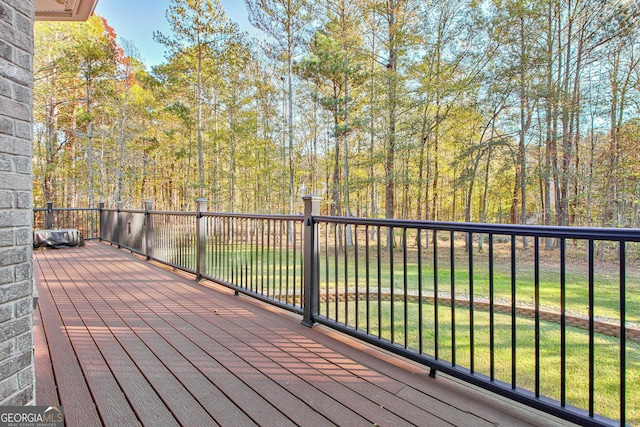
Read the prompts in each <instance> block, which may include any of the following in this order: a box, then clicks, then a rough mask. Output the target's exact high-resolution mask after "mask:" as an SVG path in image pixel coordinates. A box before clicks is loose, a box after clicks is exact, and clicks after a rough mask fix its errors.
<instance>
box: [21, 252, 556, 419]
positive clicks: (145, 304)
mask: <svg viewBox="0 0 640 427" xmlns="http://www.w3.org/2000/svg"><path fill="white" fill-rule="evenodd" d="M34 270H35V272H34V274H35V275H36V278H37V281H38V289H39V294H40V299H39V304H38V308H37V309H36V312H35V315H34V323H35V356H36V381H37V382H36V384H37V404H38V405H54V404H62V405H63V406H64V412H65V419H66V422H67V425H69V426H98V425H101V424H102V425H109V426H134V425H149V426H171V425H192V426H210V425H231V426H248V425H265V426H267V425H273V426H286V425H306V426H323V425H341V426H361V425H379V426H383V425H421V426H441V425H459V426H483V425H507V426H516V425H545V426H550V425H566V423H561V422H559V421H558V420H557V419H555V418H553V417H551V416H549V415H546V414H543V413H540V412H538V411H534V410H532V409H529V408H525V407H522V406H520V405H517V404H515V403H512V402H509V401H506V400H504V399H500V398H496V397H494V396H492V395H491V394H489V393H487V392H484V391H479V390H477V389H475V388H472V387H470V386H467V385H465V384H462V383H460V382H459V381H457V380H454V379H451V378H449V377H447V376H445V375H440V374H439V375H438V378H437V379H432V378H429V377H428V375H427V372H428V371H427V369H426V368H424V367H422V366H419V365H416V364H414V363H411V362H408V361H405V360H400V359H399V358H398V357H396V356H393V355H389V354H387V353H384V352H381V351H378V350H376V349H374V348H371V347H370V346H368V345H365V344H363V343H359V342H356V341H354V340H352V339H350V338H348V337H345V336H343V335H341V334H339V333H336V332H334V331H331V330H329V329H327V328H324V327H315V328H313V329H310V328H306V327H304V326H302V325H301V324H300V320H301V319H300V317H299V316H297V315H293V314H291V313H288V312H285V311H283V310H280V309H278V308H275V307H271V306H269V305H266V304H264V303H260V302H258V301H255V300H252V299H251V298H248V297H246V296H234V295H233V292H232V291H229V290H227V289H226V288H222V287H219V286H217V285H214V284H211V283H197V282H195V281H193V280H191V279H190V278H189V277H187V276H186V275H184V274H178V273H175V272H172V271H168V270H167V269H164V268H161V267H159V266H156V265H154V264H152V263H149V262H145V261H143V260H140V259H139V258H137V257H136V256H134V255H131V254H129V253H127V252H125V251H122V250H118V249H116V248H114V247H111V246H109V245H106V244H103V243H88V244H87V245H86V246H85V247H81V248H72V249H59V250H39V251H36V252H35V253H34Z"/></svg>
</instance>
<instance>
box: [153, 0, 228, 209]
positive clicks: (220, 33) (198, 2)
mask: <svg viewBox="0 0 640 427" xmlns="http://www.w3.org/2000/svg"><path fill="white" fill-rule="evenodd" d="M166 16H167V21H169V24H171V27H172V28H173V35H172V36H168V35H165V34H162V33H161V32H159V31H156V32H154V39H155V40H156V41H158V42H159V43H162V44H164V45H165V46H167V48H168V49H169V55H170V56H176V55H178V56H182V57H185V59H188V60H189V61H190V67H193V68H195V76H194V77H195V81H191V83H192V84H194V85H195V100H196V132H197V143H198V174H199V178H200V180H199V182H200V197H204V196H205V179H204V148H203V141H202V125H203V118H202V109H203V104H204V96H203V95H204V91H205V89H204V85H205V82H204V69H205V68H206V67H211V66H212V65H213V63H215V61H216V60H219V56H220V52H221V48H222V46H223V45H224V43H225V41H226V40H227V39H228V38H229V34H230V33H231V32H232V31H233V29H234V28H235V25H236V24H231V23H229V22H228V21H227V17H226V15H225V14H224V11H223V9H222V6H221V5H220V1H219V0H172V3H171V5H170V6H169V9H168V10H167V13H166ZM193 68H192V69H193Z"/></svg>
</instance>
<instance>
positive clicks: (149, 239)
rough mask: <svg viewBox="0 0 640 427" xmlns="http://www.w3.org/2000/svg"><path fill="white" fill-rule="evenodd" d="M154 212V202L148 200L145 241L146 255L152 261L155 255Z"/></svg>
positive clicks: (145, 214)
mask: <svg viewBox="0 0 640 427" xmlns="http://www.w3.org/2000/svg"><path fill="white" fill-rule="evenodd" d="M152 210H153V202H152V201H151V200H147V201H145V202H144V225H145V231H144V240H145V255H146V257H147V260H149V259H151V256H152V255H153V217H152V216H151V211H152Z"/></svg>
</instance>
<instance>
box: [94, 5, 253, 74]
mask: <svg viewBox="0 0 640 427" xmlns="http://www.w3.org/2000/svg"><path fill="white" fill-rule="evenodd" d="M221 3H222V7H223V8H224V10H225V13H226V14H227V16H228V17H229V19H230V20H232V21H234V22H237V23H238V24H239V25H240V29H241V30H243V31H248V32H249V33H250V34H254V33H255V30H253V27H252V26H251V24H249V21H248V19H247V9H246V6H245V4H244V0H221ZM169 4H171V0H98V6H97V7H96V11H95V13H96V14H97V15H100V16H103V17H104V18H106V19H107V22H108V23H109V25H111V26H112V27H113V28H114V29H115V31H116V34H117V35H118V37H119V41H120V39H121V38H124V39H127V40H129V41H132V42H133V43H134V44H135V46H136V47H137V48H138V50H139V51H140V56H141V57H142V60H143V61H144V63H145V64H146V65H147V66H148V67H149V68H151V66H153V65H157V64H160V63H162V62H164V46H162V45H161V44H159V43H156V42H155V41H153V32H154V31H155V30H160V31H162V32H163V33H165V34H168V33H170V31H171V29H170V28H169V24H168V23H167V18H166V17H165V11H166V10H167V9H168V7H169Z"/></svg>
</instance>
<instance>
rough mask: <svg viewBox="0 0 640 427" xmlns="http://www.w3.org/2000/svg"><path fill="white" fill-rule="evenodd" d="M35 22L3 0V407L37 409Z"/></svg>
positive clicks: (30, 5)
mask: <svg viewBox="0 0 640 427" xmlns="http://www.w3.org/2000/svg"><path fill="white" fill-rule="evenodd" d="M33 16H34V0H0V405H33V404H35V377H34V357H33V266H32V257H31V251H32V249H31V248H32V232H31V208H32V184H31V182H32V181H31V157H32V152H33V149H32V138H31V136H32V88H33V72H32V61H33Z"/></svg>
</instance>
